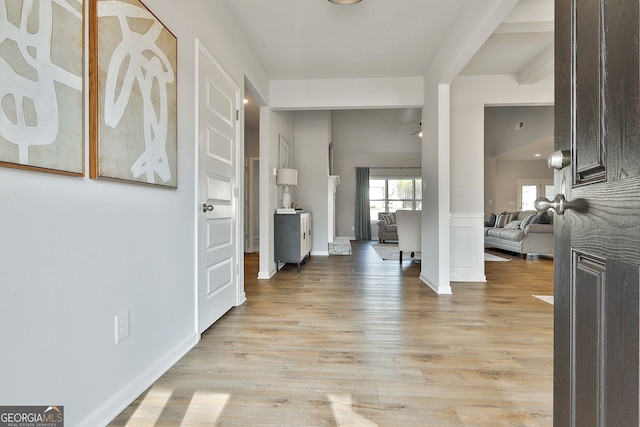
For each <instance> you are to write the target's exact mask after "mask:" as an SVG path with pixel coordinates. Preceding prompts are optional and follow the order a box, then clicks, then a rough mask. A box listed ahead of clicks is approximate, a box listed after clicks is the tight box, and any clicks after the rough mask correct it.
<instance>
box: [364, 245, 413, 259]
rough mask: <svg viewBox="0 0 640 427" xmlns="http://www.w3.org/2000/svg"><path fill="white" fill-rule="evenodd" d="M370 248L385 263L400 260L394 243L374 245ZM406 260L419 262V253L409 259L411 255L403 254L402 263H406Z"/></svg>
mask: <svg viewBox="0 0 640 427" xmlns="http://www.w3.org/2000/svg"><path fill="white" fill-rule="evenodd" d="M371 247H372V248H373V249H374V250H375V251H376V253H377V254H378V256H380V258H382V259H383V260H385V261H389V260H395V261H398V260H400V251H399V250H398V245H397V244H395V243H376V244H373V245H371ZM408 259H410V260H415V261H419V260H420V253H419V252H416V253H415V254H414V256H413V258H411V254H408V253H403V254H402V261H406V260H408Z"/></svg>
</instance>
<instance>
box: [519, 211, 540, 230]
mask: <svg viewBox="0 0 640 427" xmlns="http://www.w3.org/2000/svg"><path fill="white" fill-rule="evenodd" d="M534 216H536V214H531V215H528V216H527V217H526V218H525V219H523V220H522V222H521V223H520V228H521V229H522V230H524V228H525V227H526V226H527V225H529V224H530V223H531V220H532V219H533V217H534Z"/></svg>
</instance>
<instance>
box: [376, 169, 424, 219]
mask: <svg viewBox="0 0 640 427" xmlns="http://www.w3.org/2000/svg"><path fill="white" fill-rule="evenodd" d="M371 181H384V199H379V198H375V199H374V198H371V197H370V198H369V206H370V208H369V209H370V210H372V206H371V205H372V203H374V202H377V203H379V202H382V204H383V206H384V210H383V211H382V212H391V211H390V210H389V207H390V204H393V203H395V204H410V205H411V209H409V208H406V207H404V208H400V210H413V211H415V210H422V176H374V177H370V178H369V188H371ZM389 181H411V185H412V190H411V192H412V195H413V197H412V198H411V199H390V198H389ZM374 188H375V187H374ZM377 188H379V187H377ZM369 194H371V193H369ZM416 196H417V197H416ZM390 202H391V203H390ZM418 204H420V209H417V206H418ZM397 210H398V208H396V209H395V210H394V211H393V212H395V211H397ZM373 219H374V218H372V220H373Z"/></svg>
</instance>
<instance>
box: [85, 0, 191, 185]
mask: <svg viewBox="0 0 640 427" xmlns="http://www.w3.org/2000/svg"><path fill="white" fill-rule="evenodd" d="M88 1H89V2H90V3H89V19H90V22H89V76H90V86H89V111H90V113H89V116H90V118H89V176H90V177H91V178H109V179H116V180H122V181H129V182H138V183H143V184H151V185H158V186H163V187H168V188H176V187H177V185H178V179H177V111H176V109H177V106H176V103H177V83H176V82H177V70H176V66H177V40H176V37H175V36H174V35H173V34H172V33H171V32H170V31H169V30H168V29H167V28H166V27H165V26H164V25H163V24H162V23H161V22H160V21H159V20H158V19H157V18H156V16H155V15H154V14H153V13H151V11H149V9H147V8H146V6H145V5H144V4H143V3H141V2H140V1H138V0H88Z"/></svg>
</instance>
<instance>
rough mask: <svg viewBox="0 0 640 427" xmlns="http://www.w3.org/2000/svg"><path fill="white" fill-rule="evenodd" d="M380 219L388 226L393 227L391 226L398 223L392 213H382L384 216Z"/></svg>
mask: <svg viewBox="0 0 640 427" xmlns="http://www.w3.org/2000/svg"><path fill="white" fill-rule="evenodd" d="M380 218H381V219H382V220H383V221H384V223H385V224H387V225H391V224H395V223H396V221H395V217H394V215H392V214H390V213H382V214H380Z"/></svg>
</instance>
